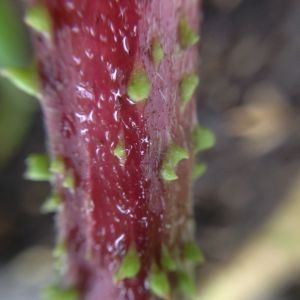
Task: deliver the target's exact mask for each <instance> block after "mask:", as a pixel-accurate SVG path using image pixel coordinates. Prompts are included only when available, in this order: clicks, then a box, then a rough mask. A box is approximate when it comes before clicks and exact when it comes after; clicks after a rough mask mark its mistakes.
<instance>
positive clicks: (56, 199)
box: [41, 193, 62, 214]
mask: <svg viewBox="0 0 300 300" xmlns="http://www.w3.org/2000/svg"><path fill="white" fill-rule="evenodd" d="M61 203H62V198H61V196H60V195H59V194H57V193H53V194H52V195H51V196H49V197H48V198H47V199H46V201H45V203H44V204H43V205H42V207H41V212H42V213H43V214H48V213H55V212H57V211H58V210H59V208H60V206H61Z"/></svg>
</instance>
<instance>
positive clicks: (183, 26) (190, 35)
mask: <svg viewBox="0 0 300 300" xmlns="http://www.w3.org/2000/svg"><path fill="white" fill-rule="evenodd" d="M178 39H179V44H180V47H181V48H182V49H186V48H188V47H190V46H193V45H195V44H196V43H197V42H198V41H199V39H200V37H199V35H198V34H197V33H196V32H195V31H194V29H193V28H192V27H191V26H190V25H189V23H188V22H187V20H186V18H185V17H181V18H180V20H179V24H178Z"/></svg>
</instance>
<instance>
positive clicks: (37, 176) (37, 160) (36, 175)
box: [24, 153, 51, 181]
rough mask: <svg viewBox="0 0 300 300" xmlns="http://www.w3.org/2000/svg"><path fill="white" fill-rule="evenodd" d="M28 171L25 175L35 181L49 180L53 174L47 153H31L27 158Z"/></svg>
mask: <svg viewBox="0 0 300 300" xmlns="http://www.w3.org/2000/svg"><path fill="white" fill-rule="evenodd" d="M25 162H26V166H27V169H26V172H25V174H24V177H25V178H26V179H29V180H33V181H49V180H50V179H51V174H50V172H49V164H50V162H49V157H48V156H47V155H46V154H41V153H34V154H30V155H29V156H28V157H27V159H26V161H25Z"/></svg>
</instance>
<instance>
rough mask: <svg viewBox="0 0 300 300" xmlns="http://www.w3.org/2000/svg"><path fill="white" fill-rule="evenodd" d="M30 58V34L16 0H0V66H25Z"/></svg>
mask: <svg viewBox="0 0 300 300" xmlns="http://www.w3.org/2000/svg"><path fill="white" fill-rule="evenodd" d="M29 58H30V51H29V43H28V36H27V35H26V31H25V28H24V24H23V22H22V18H21V16H20V15H19V10H18V9H17V7H16V4H15V3H14V1H11V0H1V1H0V68H1V67H4V66H10V67H11V66H14V67H16V66H19V67H20V66H24V65H25V64H27V62H28V61H29Z"/></svg>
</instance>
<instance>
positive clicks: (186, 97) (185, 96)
mask: <svg viewBox="0 0 300 300" xmlns="http://www.w3.org/2000/svg"><path fill="white" fill-rule="evenodd" d="M198 85H199V77H198V76H197V75H196V74H194V73H191V74H187V75H185V76H184V77H183V78H182V80H181V82H180V99H181V101H182V103H183V105H185V104H187V103H188V102H189V101H190V100H191V99H192V97H193V94H194V93H195V90H196V89H197V86H198Z"/></svg>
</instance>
